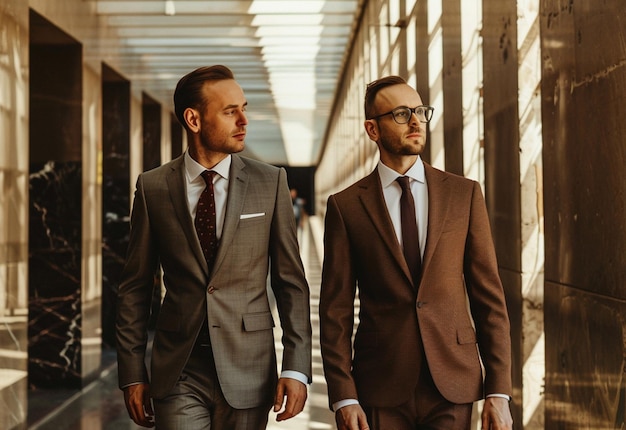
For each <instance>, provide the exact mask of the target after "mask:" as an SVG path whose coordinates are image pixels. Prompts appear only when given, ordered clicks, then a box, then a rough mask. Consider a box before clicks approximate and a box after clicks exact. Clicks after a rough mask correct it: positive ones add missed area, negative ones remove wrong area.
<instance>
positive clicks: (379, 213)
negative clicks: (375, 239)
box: [359, 170, 412, 281]
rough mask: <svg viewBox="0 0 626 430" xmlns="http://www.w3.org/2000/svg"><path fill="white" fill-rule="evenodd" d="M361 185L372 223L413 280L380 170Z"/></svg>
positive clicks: (361, 193)
mask: <svg viewBox="0 0 626 430" xmlns="http://www.w3.org/2000/svg"><path fill="white" fill-rule="evenodd" d="M359 187H360V191H361V192H360V194H359V199H360V200H361V204H362V205H363V209H364V210H365V212H366V213H367V214H368V216H369V217H370V219H371V220H372V224H374V226H375V227H376V229H377V230H378V233H379V234H380V237H381V238H382V240H383V242H384V243H385V245H386V246H387V248H388V249H389V252H391V254H392V255H393V257H394V258H395V260H396V261H397V263H398V265H399V266H400V268H401V269H402V271H403V272H404V274H405V276H406V277H407V279H408V280H409V281H411V279H412V277H411V272H410V271H409V267H408V265H407V264H406V260H405V259H404V254H403V253H402V248H401V247H400V243H399V242H398V238H397V237H396V232H395V230H394V229H393V223H392V222H391V217H389V211H388V210H387V205H386V203H385V197H384V196H383V188H382V185H381V183H380V176H379V175H378V170H374V172H373V173H371V174H370V175H369V176H367V177H366V178H365V180H364V181H362V182H361V183H360V184H359Z"/></svg>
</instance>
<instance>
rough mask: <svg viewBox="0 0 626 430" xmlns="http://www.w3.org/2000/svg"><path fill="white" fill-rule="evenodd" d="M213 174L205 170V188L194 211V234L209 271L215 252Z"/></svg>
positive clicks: (215, 226)
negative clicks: (196, 234)
mask: <svg viewBox="0 0 626 430" xmlns="http://www.w3.org/2000/svg"><path fill="white" fill-rule="evenodd" d="M214 175H215V172H212V171H209V170H205V171H204V172H202V179H204V182H206V188H205V189H204V191H202V194H200V198H199V199H198V207H197V209H196V220H195V226H196V232H197V233H198V239H199V240H200V246H201V247H202V252H203V253H204V258H206V261H207V264H208V265H209V271H210V270H211V268H212V267H213V260H214V259H215V253H216V251H217V232H216V230H217V224H216V220H215V197H214V195H213V176H214Z"/></svg>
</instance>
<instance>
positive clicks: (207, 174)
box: [200, 170, 215, 185]
mask: <svg viewBox="0 0 626 430" xmlns="http://www.w3.org/2000/svg"><path fill="white" fill-rule="evenodd" d="M200 176H202V179H204V182H206V184H207V185H210V184H212V183H213V176H215V172H214V171H212V170H205V171H204V172H202V173H201V174H200Z"/></svg>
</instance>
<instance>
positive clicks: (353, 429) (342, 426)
mask: <svg viewBox="0 0 626 430" xmlns="http://www.w3.org/2000/svg"><path fill="white" fill-rule="evenodd" d="M335 421H337V430H369V428H370V427H369V425H368V424H367V417H366V416H365V412H363V408H361V405H348V406H344V407H343V408H339V409H337V411H336V412H335Z"/></svg>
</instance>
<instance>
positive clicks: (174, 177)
mask: <svg viewBox="0 0 626 430" xmlns="http://www.w3.org/2000/svg"><path fill="white" fill-rule="evenodd" d="M179 160H180V161H179V162H176V163H174V164H172V170H170V172H169V174H168V175H167V177H166V182H167V186H168V189H169V193H170V198H171V199H172V204H173V205H174V210H175V211H176V217H177V218H178V222H179V223H180V226H181V227H182V229H183V231H184V232H185V236H186V237H187V243H189V246H190V247H191V249H192V251H193V254H194V256H195V257H196V259H197V260H198V263H199V264H200V265H201V266H202V269H203V270H204V271H205V272H208V270H209V267H208V265H207V263H206V260H205V258H204V255H203V254H202V248H201V247H200V241H199V240H198V235H197V233H196V228H195V227H194V225H193V219H192V218H191V215H190V214H189V209H188V206H187V189H186V186H185V169H184V168H183V166H184V164H183V157H180V158H179Z"/></svg>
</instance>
